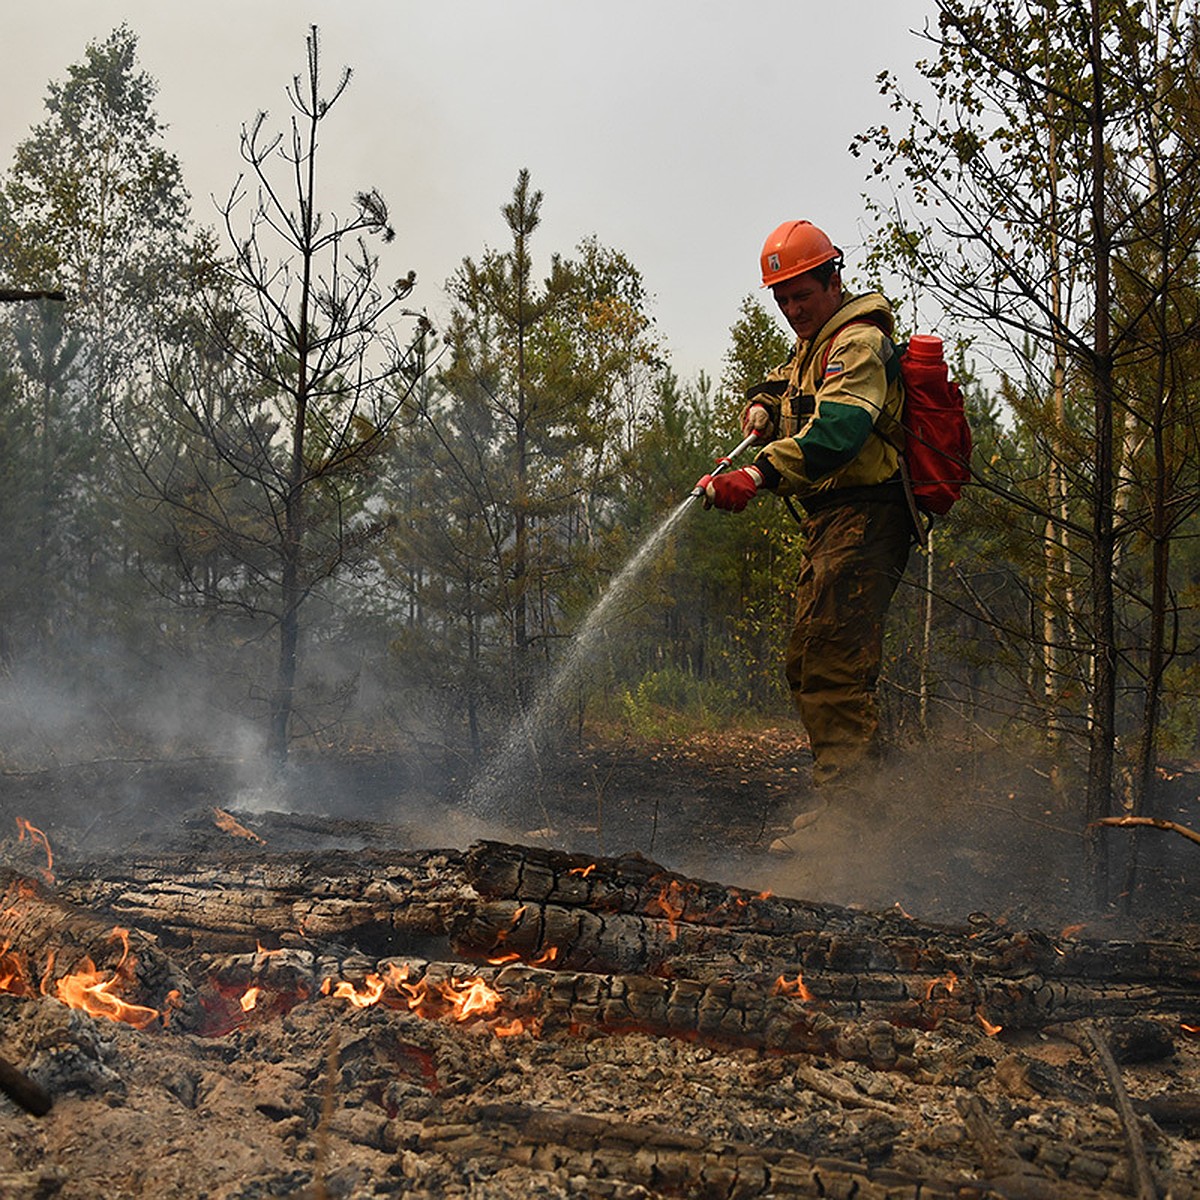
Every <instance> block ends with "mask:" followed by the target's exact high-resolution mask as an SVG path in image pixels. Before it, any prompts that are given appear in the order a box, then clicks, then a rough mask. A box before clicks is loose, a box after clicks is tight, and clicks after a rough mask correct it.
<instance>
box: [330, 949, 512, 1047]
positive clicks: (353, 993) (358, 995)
mask: <svg viewBox="0 0 1200 1200" xmlns="http://www.w3.org/2000/svg"><path fill="white" fill-rule="evenodd" d="M408 974H409V969H408V964H407V963H405V964H403V965H402V966H396V965H395V964H394V963H391V964H389V965H388V969H387V971H386V973H385V974H384V975H378V974H376V973H374V972H372V973H371V974H369V975H368V976H367V977H366V979H364V980H363V983H362V986H361V987H356V986H355V985H354V984H352V983H349V982H347V981H345V980H343V981H341V982H339V983H336V984H335V983H333V981H332V980H329V979H327V980H325V981H324V983H322V984H321V991H322V992H323V993H324V994H326V995H332V996H333V998H334V999H342V1000H349V1001H350V1003H351V1004H352V1005H353V1006H354V1007H355V1008H369V1007H371V1006H372V1005H374V1004H383V1005H385V1006H386V1007H389V1008H407V1009H408V1010H409V1011H410V1012H415V1013H416V1014H417V1016H419V1017H426V1018H429V1019H431V1020H433V1019H437V1018H441V1017H445V1018H447V1019H449V1020H451V1021H470V1020H472V1019H473V1018H475V1017H484V1016H490V1015H492V1014H493V1013H494V1012H495V1011H496V1010H497V1009H498V1008H499V1007H500V1005H501V1003H502V1002H503V997H502V996H501V995H500V993H499V992H498V991H496V989H495V988H493V987H492V986H491V985H490V984H489V983H487V982H486V980H484V979H481V978H480V977H479V976H474V977H472V978H470V979H456V978H450V979H445V980H441V981H431V980H429V979H419V980H417V981H416V982H415V983H409V982H408ZM506 1027H507V1028H509V1029H511V1027H512V1022H509V1023H508V1025H507V1026H506ZM522 1028H524V1026H522ZM501 1036H506V1035H504V1034H501ZM507 1036H511V1033H509V1034H508V1035H507Z"/></svg>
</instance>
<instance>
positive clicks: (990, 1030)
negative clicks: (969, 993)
mask: <svg viewBox="0 0 1200 1200" xmlns="http://www.w3.org/2000/svg"><path fill="white" fill-rule="evenodd" d="M975 1020H977V1021H978V1022H979V1026H980V1028H981V1029H982V1030H983V1032H984V1033H986V1034H987V1035H988V1037H995V1036H996V1034H998V1033H999V1032H1000V1031H1001V1030H1002V1029H1003V1028H1004V1026H1003V1025H993V1024H992V1023H991V1021H989V1020H988V1019H987V1017H985V1016H984V1015H983V1009H982V1008H977V1009H976V1010H975Z"/></svg>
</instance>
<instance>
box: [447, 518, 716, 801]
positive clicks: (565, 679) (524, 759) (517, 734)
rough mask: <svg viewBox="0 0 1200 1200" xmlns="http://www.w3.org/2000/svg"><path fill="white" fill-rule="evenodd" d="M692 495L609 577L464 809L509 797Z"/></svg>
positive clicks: (514, 724)
mask: <svg viewBox="0 0 1200 1200" xmlns="http://www.w3.org/2000/svg"><path fill="white" fill-rule="evenodd" d="M695 499H696V497H695V496H694V495H689V496H688V497H686V498H685V499H684V500H683V501H682V502H681V503H680V504H679V505H677V506H676V507H675V508H673V509H672V510H671V511H670V512H669V513H667V515H666V516H665V517H664V518H663V519H662V520H661V521H660V522H659V523H658V525H657V526H656V527H655V528H654V529H653V530H652V531H651V533H650V534H648V535H647V537H646V538H645V540H644V541H643V542H642V544H641V546H639V547H638V549H637V552H636V553H635V554H634V555H633V557H632V558H630V559H629V561H628V562H627V563H626V564H625V565H624V566H623V567H622V568H621V570H620V572H619V573H618V574H617V575H616V576H614V577H613V579H612V581H611V582H610V583H609V585H608V587H607V588H605V590H604V591H603V592H602V593H601V595H600V597H599V599H598V600H597V601H596V603H595V604H594V605H593V606H592V609H591V611H590V612H589V613H588V615H587V616H586V617H585V618H584V621H583V623H582V624H581V625H580V627H579V629H578V630H577V631H576V633H575V636H574V638H573V639H572V641H571V646H570V649H569V650H568V651H567V654H566V657H565V658H564V659H563V661H562V662H561V663H560V664H559V665H558V668H557V670H556V671H555V672H554V674H553V675H552V676H551V677H550V678H549V679H548V680H547V681H546V683H545V684H544V685H543V686H542V688H541V690H540V692H539V693H538V696H537V698H536V699H535V701H534V703H533V704H532V705H531V706H530V708H529V709H528V710H527V711H526V712H525V713H523V714H522V715H521V716H520V717H518V718H517V720H516V721H515V722H514V723H513V728H512V729H511V730H510V731H509V734H508V737H507V738H506V739H505V741H504V743H503V745H502V746H501V748H500V750H499V752H498V753H497V754H496V756H495V757H494V759H493V760H492V761H491V762H490V763H489V764H488V765H487V767H486V769H485V770H484V771H483V772H482V773H481V774H480V776H479V778H478V779H477V780H476V781H475V783H474V784H473V785H472V787H471V789H470V791H469V792H468V794H467V799H466V807H467V809H468V810H469V811H470V812H472V813H475V814H477V815H479V816H483V815H485V814H489V813H493V812H495V811H496V810H497V808H498V807H499V806H500V800H501V798H502V797H503V798H505V799H506V800H508V801H511V799H512V797H513V795H514V793H516V792H519V791H520V790H521V789H520V786H519V784H520V782H521V781H522V780H523V779H525V778H528V777H529V774H530V772H531V771H532V770H533V769H534V768H535V767H536V753H537V750H536V747H537V745H538V735H539V734H540V733H542V732H543V730H544V729H545V728H546V726H547V723H548V722H549V721H551V720H553V719H554V717H555V716H556V715H557V713H558V709H559V706H560V705H561V704H562V702H563V699H564V697H565V696H566V695H568V694H569V693H570V691H571V689H572V688H573V687H574V685H575V684H576V683H577V682H578V681H579V677H580V676H581V674H582V673H583V671H584V670H586V669H587V667H588V666H589V665H590V664H591V663H592V662H593V660H594V657H595V652H596V648H597V646H598V644H599V643H600V641H601V639H602V638H603V637H604V635H605V634H606V633H607V632H608V629H609V625H610V623H611V621H612V619H613V617H614V616H620V615H621V613H622V612H623V610H624V603H623V602H624V601H625V600H627V599H628V597H629V595H630V593H631V592H632V591H633V589H634V587H635V585H636V584H637V583H638V582H639V580H640V577H641V575H642V573H643V572H644V571H645V569H646V568H647V567H648V566H649V565H650V564H651V563H652V562H653V561H654V560H655V558H657V556H658V554H659V553H660V552H661V550H662V548H663V545H664V544H665V543H666V541H667V539H668V538H669V537H670V536H671V533H672V532H673V531H674V529H675V526H676V525H678V524H679V522H680V521H681V520H682V519H683V517H684V516H685V515H686V514H687V513H688V512H689V511H690V510H691V509H692V508H694V507H695V505H694V503H693V501H694V500H695Z"/></svg>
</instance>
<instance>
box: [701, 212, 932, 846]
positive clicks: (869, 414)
mask: <svg viewBox="0 0 1200 1200" xmlns="http://www.w3.org/2000/svg"><path fill="white" fill-rule="evenodd" d="M841 270H842V254H841V251H840V250H838V249H837V247H835V246H834V245H833V243H832V242H831V241H830V240H829V238H828V237H827V236H826V235H825V234H824V233H823V232H822V231H821V230H820V229H818V228H817V227H816V226H815V225H812V224H810V223H809V222H808V221H787V222H785V223H784V224H782V225H780V226H779V228H778V229H776V230H775V231H774V232H773V233H772V234H771V235H770V237H768V238H767V240H766V244H765V245H764V246H763V250H762V281H763V286H764V287H769V288H770V289H771V292H772V294H773V295H774V298H775V302H776V304H778V306H779V309H780V312H781V313H782V314H783V317H784V319H785V320H786V321H787V323H788V324H789V325H790V326H791V328H792V331H793V332H794V333H795V335H796V346H795V349H794V350H793V353H792V357H791V358H790V359H789V361H788V362H787V363H786V364H784V365H783V366H782V367H780V368H778V369H777V370H775V371H773V372H772V373H771V374H770V376H768V378H767V380H766V381H765V382H764V383H763V384H760V385H758V386H757V387H755V388H752V389H751V390H750V393H749V394H748V403H747V405H746V408H745V410H744V412H743V414H742V429H743V433H744V434H749V432H750V431H751V430H757V431H758V433H759V435H760V436H761V437H762V438H763V439H764V441H765V442H766V445H765V446H764V447H763V449H762V451H761V453H759V455H758V457H757V458H756V459H755V461H754V463H753V464H752V465H751V466H748V467H742V468H740V469H739V470H735V471H729V472H726V473H725V474H722V475H716V476H713V477H712V478H711V479H710V480H709V481H708V484H707V487H706V489H705V507H716V508H720V509H726V510H728V511H731V512H741V511H742V510H743V509H744V508H745V507H746V505H747V503H748V502H749V501H750V499H751V498H752V497H753V496H754V495H755V494H756V493H757V492H759V491H760V490H764V489H765V490H767V491H771V492H774V493H776V494H777V495H779V496H785V497H794V498H795V501H796V502H797V503H799V505H800V507H801V508H802V509H803V514H802V518H801V526H802V533H803V546H802V560H801V563H802V565H801V568H800V576H799V580H798V584H797V596H796V618H795V623H794V626H793V628H792V633H791V638H790V641H789V643H788V649H787V663H786V671H787V681H788V685H789V687H790V688H791V692H792V697H793V700H794V701H795V704H796V707H797V709H798V710H799V713H800V718H801V720H802V721H803V723H804V727H805V729H806V730H807V732H808V736H809V741H810V743H811V746H812V753H813V784H814V787H815V791H814V803H813V804H812V805H811V806H810V808H809V809H808V810H807V811H805V812H802V813H800V814H799V815H797V816H796V818H795V820H794V821H793V823H792V830H791V831H790V832H789V833H788V834H785V835H784V836H783V837H781V838H778V839H776V840H775V841H774V842H772V843H771V847H770V848H771V850H772V851H773V852H775V853H778V854H792V853H795V852H796V851H797V850H798V849H799V848H800V846H801V843H802V835H801V831H802V830H803V829H804V828H805V826H807V825H808V824H809V823H811V820H812V817H813V814H814V813H815V812H819V811H821V810H823V809H824V808H825V807H827V806H828V804H829V802H830V801H833V802H834V803H835V804H837V805H838V806H839V807H845V806H846V805H848V804H853V803H854V799H853V797H854V795H855V794H856V793H857V792H858V791H859V790H860V788H861V785H862V783H863V781H864V779H865V776H866V773H867V772H868V770H869V769H870V766H871V764H872V763H874V762H876V761H877V760H878V758H879V755H880V751H881V744H880V732H879V711H878V704H877V700H876V694H875V693H876V684H877V682H878V679H879V671H880V666H881V662H882V657H883V623H884V617H885V615H886V613H887V610H888V606H889V604H890V603H891V599H892V595H893V593H894V592H895V590H896V585H897V583H898V582H899V580H900V577H901V575H902V574H903V573H904V568H905V566H906V564H907V562H908V555H909V550H910V548H911V546H912V544H913V541H914V525H913V520H912V517H911V515H910V510H909V505H908V500H907V498H906V495H905V490H904V482H903V480H902V478H901V474H900V453H899V450H898V447H902V446H903V434H902V432H901V430H900V415H901V406H902V404H903V390H902V387H901V383H900V371H899V358H898V354H897V352H896V349H895V347H894V346H893V345H892V341H891V334H892V331H893V324H894V321H893V315H892V310H891V308H890V307H889V305H888V302H887V300H885V299H884V297H883V296H881V295H879V294H878V293H868V294H865V295H859V296H852V295H850V294H848V293H847V292H846V291H845V290H844V289H843V287H842V277H841Z"/></svg>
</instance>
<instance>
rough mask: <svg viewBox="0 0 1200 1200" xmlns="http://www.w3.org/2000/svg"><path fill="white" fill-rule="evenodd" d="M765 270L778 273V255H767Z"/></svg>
mask: <svg viewBox="0 0 1200 1200" xmlns="http://www.w3.org/2000/svg"><path fill="white" fill-rule="evenodd" d="M767 269H768V270H770V271H778V270H779V255H778V254H768V255H767Z"/></svg>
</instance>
